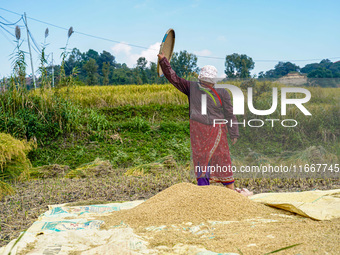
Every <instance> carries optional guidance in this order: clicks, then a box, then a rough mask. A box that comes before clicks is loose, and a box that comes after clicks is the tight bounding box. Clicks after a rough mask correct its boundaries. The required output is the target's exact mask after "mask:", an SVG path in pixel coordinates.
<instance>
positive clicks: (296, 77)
mask: <svg viewBox="0 0 340 255" xmlns="http://www.w3.org/2000/svg"><path fill="white" fill-rule="evenodd" d="M278 82H280V83H283V84H286V85H293V86H302V85H305V84H306V83H307V76H306V75H303V74H301V73H298V72H290V73H289V74H287V75H285V76H283V77H281V78H279V79H278Z"/></svg>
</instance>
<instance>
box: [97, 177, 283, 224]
mask: <svg viewBox="0 0 340 255" xmlns="http://www.w3.org/2000/svg"><path fill="white" fill-rule="evenodd" d="M273 212H274V213H275V212H276V213H277V210H276V209H273V208H269V207H267V206H265V205H262V204H259V203H256V202H253V201H251V200H250V199H249V198H247V197H245V196H243V195H241V194H239V193H238V192H236V191H233V190H231V189H228V188H226V187H222V186H212V185H209V186H197V185H194V184H190V183H180V184H176V185H173V186H171V187H170V188H167V189H165V190H163V191H162V192H160V193H158V194H157V195H155V196H153V197H152V198H150V199H148V200H147V201H145V202H144V203H142V204H140V205H138V206H136V207H134V208H132V209H129V210H122V211H119V212H114V213H112V214H111V215H110V216H106V217H104V219H103V218H102V219H103V220H104V221H105V226H106V227H110V226H113V225H117V224H119V223H121V222H122V221H123V222H124V223H125V224H128V225H130V226H132V227H138V226H160V225H171V224H180V223H184V222H192V223H201V222H206V221H208V220H212V221H234V220H235V221H238V220H243V219H250V218H256V217H268V216H269V215H270V214H271V213H273Z"/></svg>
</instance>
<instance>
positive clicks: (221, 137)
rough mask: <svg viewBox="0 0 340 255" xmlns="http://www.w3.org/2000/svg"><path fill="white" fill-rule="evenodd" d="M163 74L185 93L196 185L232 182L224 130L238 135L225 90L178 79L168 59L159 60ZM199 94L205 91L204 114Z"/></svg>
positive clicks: (233, 136)
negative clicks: (205, 107) (221, 122)
mask: <svg viewBox="0 0 340 255" xmlns="http://www.w3.org/2000/svg"><path fill="white" fill-rule="evenodd" d="M159 64H160V66H161V68H162V71H163V73H164V76H165V77H166V78H167V79H168V81H169V82H170V83H171V84H173V85H174V86H175V87H176V88H177V89H178V90H180V91H181V92H183V93H184V94H185V95H187V96H188V99H189V109H190V141H191V151H192V158H193V163H194V172H195V175H196V178H197V182H198V185H209V184H210V182H220V183H223V184H224V185H229V184H231V183H233V182H234V178H233V173H232V171H231V160H230V152H229V146H228V140H227V133H228V132H229V135H230V138H231V139H233V138H238V137H239V132H238V125H236V124H234V125H231V124H230V123H231V121H232V122H233V123H237V119H236V116H235V115H233V106H232V104H231V98H230V95H229V93H228V91H227V90H225V89H222V88H218V89H213V88H212V90H209V89H205V88H202V87H201V86H199V83H198V82H192V81H188V80H185V79H183V78H180V77H178V76H177V74H176V73H175V71H174V70H173V69H172V68H171V66H170V63H169V61H168V60H167V59H166V58H163V59H161V60H160V61H159ZM202 94H207V114H206V115H202V114H201V98H202ZM214 119H224V120H226V121H227V124H216V125H215V126H214V125H213V123H214Z"/></svg>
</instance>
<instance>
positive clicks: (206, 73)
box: [198, 65, 217, 84]
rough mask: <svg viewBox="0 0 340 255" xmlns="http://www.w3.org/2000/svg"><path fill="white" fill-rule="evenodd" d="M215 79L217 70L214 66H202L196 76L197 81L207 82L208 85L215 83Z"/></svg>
mask: <svg viewBox="0 0 340 255" xmlns="http://www.w3.org/2000/svg"><path fill="white" fill-rule="evenodd" d="M216 78H217V69H216V67H214V66H210V65H207V66H203V67H202V68H201V71H200V74H199V75H198V79H199V80H201V81H205V82H209V83H213V84H215V83H216Z"/></svg>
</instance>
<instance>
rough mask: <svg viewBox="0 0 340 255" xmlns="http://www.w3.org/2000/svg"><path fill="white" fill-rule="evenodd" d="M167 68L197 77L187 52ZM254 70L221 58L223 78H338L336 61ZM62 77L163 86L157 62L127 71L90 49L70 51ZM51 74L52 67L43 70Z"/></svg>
mask: <svg viewBox="0 0 340 255" xmlns="http://www.w3.org/2000/svg"><path fill="white" fill-rule="evenodd" d="M171 66H172V68H173V69H174V70H175V72H176V73H177V74H178V75H179V76H180V77H183V78H194V77H196V78H197V76H198V73H199V67H198V66H197V56H196V55H195V54H192V53H189V52H187V51H180V52H175V53H174V54H173V56H172V58H171ZM254 67H255V62H254V61H253V59H252V58H251V57H249V56H247V55H245V54H237V53H234V54H231V55H227V56H226V58H225V70H224V73H225V74H226V77H227V79H248V78H259V79H278V78H280V77H282V76H285V75H287V74H288V73H291V72H298V73H300V74H303V75H305V76H306V77H308V78H310V79H313V78H337V79H338V80H339V78H340V61H337V62H334V63H333V62H331V61H330V60H328V59H324V60H322V61H321V62H320V63H311V64H307V65H305V66H304V67H302V68H300V67H299V66H297V65H295V64H294V63H291V62H279V63H278V64H277V65H275V67H274V69H271V70H268V71H265V72H260V73H259V74H258V75H253V76H252V75H251V70H253V69H254ZM60 69H61V66H60V65H56V66H54V73H55V77H56V83H58V77H60V75H59V74H60ZM64 69H65V70H64V71H65V74H66V76H69V75H76V79H75V80H76V82H77V83H78V84H79V85H85V84H86V85H124V84H153V83H156V84H163V83H167V80H166V79H165V78H164V77H158V74H157V63H155V62H148V61H147V60H146V59H145V58H144V57H140V58H138V59H137V62H136V64H135V67H133V68H130V67H128V66H127V65H126V64H125V63H118V62H117V61H116V58H115V56H113V55H112V54H111V53H110V52H108V51H105V50H104V51H103V52H102V53H98V52H97V51H95V50H93V49H90V50H88V51H87V52H81V51H80V50H79V49H77V48H74V49H73V50H72V51H70V52H69V53H68V56H67V58H66V59H65V63H64ZM47 72H48V73H49V74H51V73H52V66H48V67H47ZM321 86H325V87H327V86H337V85H336V83H326V84H321Z"/></svg>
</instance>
